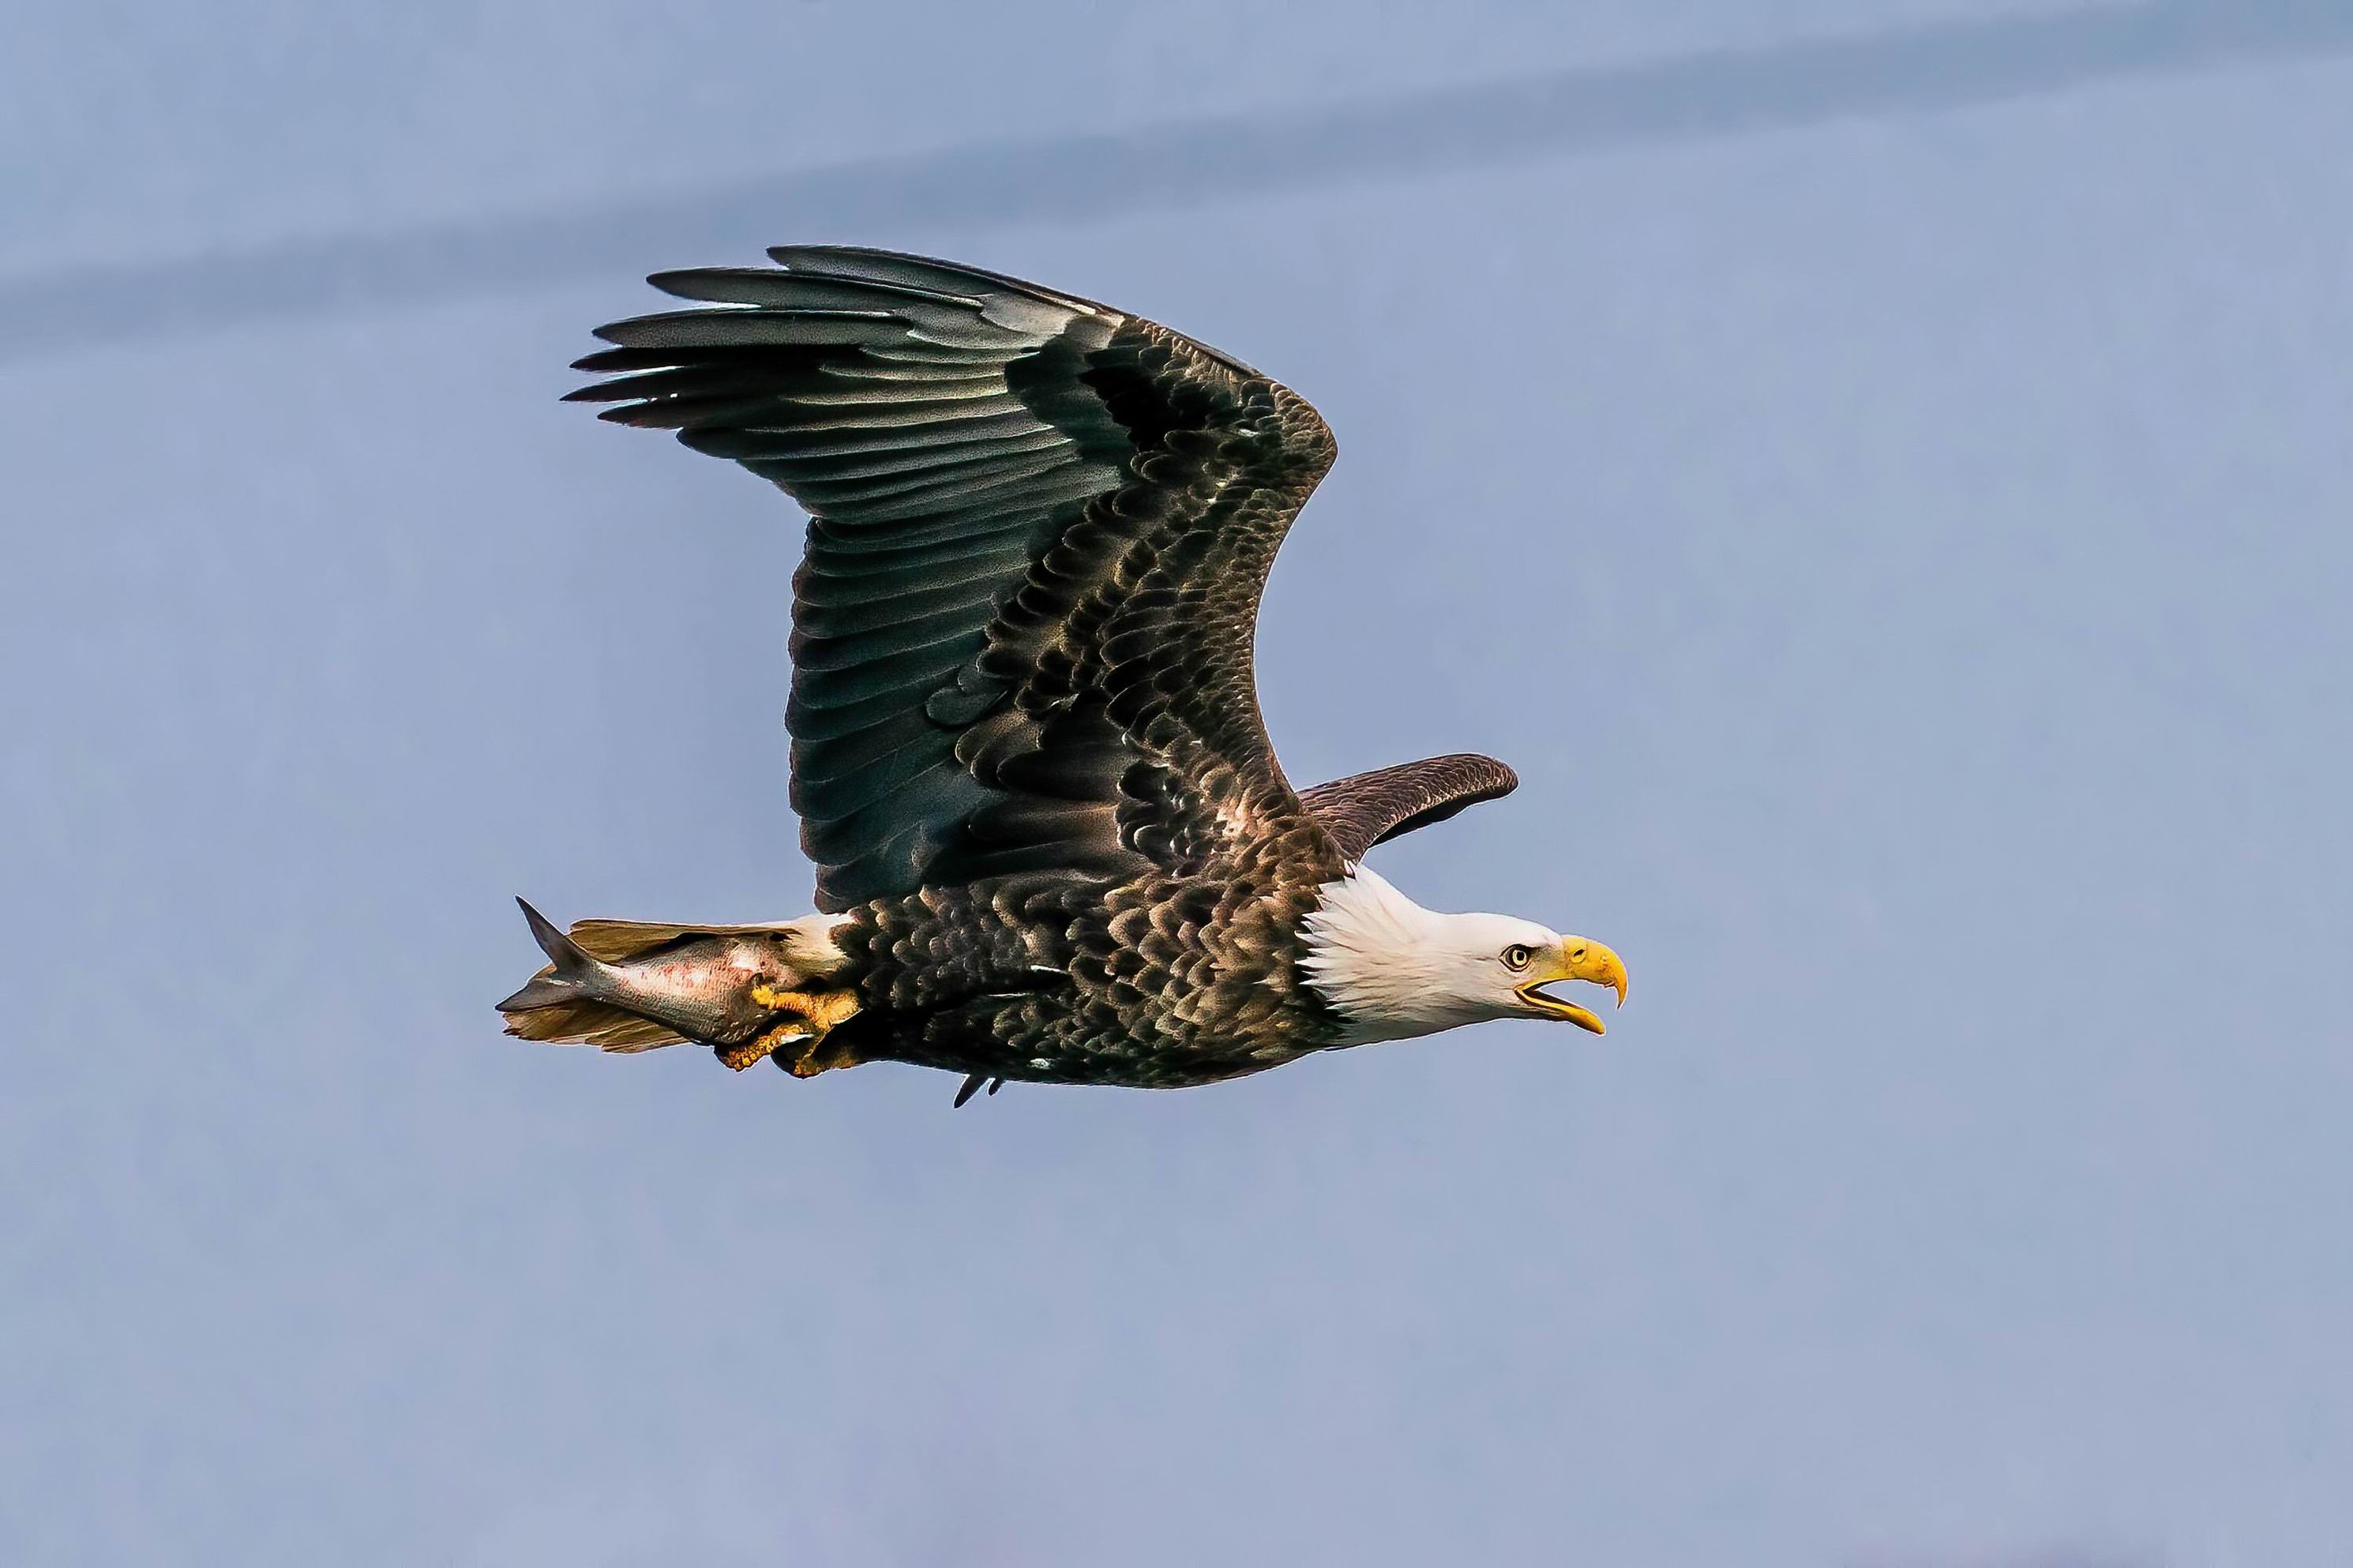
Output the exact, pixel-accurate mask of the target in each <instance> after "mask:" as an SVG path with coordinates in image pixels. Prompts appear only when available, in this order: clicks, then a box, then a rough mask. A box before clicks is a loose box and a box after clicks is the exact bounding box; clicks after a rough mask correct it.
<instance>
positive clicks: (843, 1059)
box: [718, 984, 859, 1078]
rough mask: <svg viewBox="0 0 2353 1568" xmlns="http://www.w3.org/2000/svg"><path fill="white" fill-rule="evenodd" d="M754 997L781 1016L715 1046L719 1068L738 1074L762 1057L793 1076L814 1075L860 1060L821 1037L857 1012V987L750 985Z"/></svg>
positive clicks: (807, 1076) (753, 998)
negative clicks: (790, 988)
mask: <svg viewBox="0 0 2353 1568" xmlns="http://www.w3.org/2000/svg"><path fill="white" fill-rule="evenodd" d="M751 995H752V1000H753V1001H754V1002H755V1003H757V1004H758V1005H761V1006H763V1007H765V1008H767V1009H768V1010H769V1011H771V1012H774V1013H776V1014H779V1015H781V1016H779V1017H778V1018H777V1020H776V1022H775V1023H774V1024H771V1025H770V1026H768V1027H766V1028H765V1029H763V1030H761V1031H760V1032H759V1033H758V1034H756V1035H754V1036H753V1037H751V1038H750V1039H748V1040H745V1041H744V1042H743V1043H742V1044H740V1045H733V1046H721V1047H718V1056H719V1060H720V1063H721V1065H722V1066H723V1067H726V1068H729V1069H730V1070H732V1071H734V1072H742V1071H743V1070H744V1068H747V1067H750V1066H751V1065H752V1064H753V1063H754V1062H756V1061H758V1060H760V1059H761V1058H764V1057H770V1056H773V1057H775V1058H776V1065H777V1066H778V1067H780V1068H784V1069H785V1070H786V1071H787V1072H789V1073H791V1074H792V1075H793V1076H794V1077H795V1078H815V1077H816V1076H817V1075H818V1073H821V1072H826V1071H828V1070H830V1069H831V1068H846V1067H855V1066H857V1065H858V1061H859V1058H858V1057H857V1056H855V1055H854V1054H853V1053H851V1052H849V1051H848V1050H845V1049H842V1048H841V1047H827V1046H826V1045H825V1037H826V1036H827V1035H828V1034H829V1033H831V1032H832V1030H833V1027H834V1026H835V1025H837V1024H839V1023H842V1022H843V1021H845V1020H847V1019H849V1018H850V1017H852V1016H855V1015H856V1013H857V1012H858V994H857V993H856V992H855V991H780V990H777V989H776V987H774V986H771V985H767V984H759V985H754V987H753V988H752V992H751Z"/></svg>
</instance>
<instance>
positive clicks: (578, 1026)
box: [499, 899, 686, 1051]
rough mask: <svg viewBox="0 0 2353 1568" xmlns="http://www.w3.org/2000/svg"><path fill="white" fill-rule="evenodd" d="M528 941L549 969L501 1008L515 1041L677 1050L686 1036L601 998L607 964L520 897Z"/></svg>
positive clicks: (616, 1049) (613, 1048)
mask: <svg viewBox="0 0 2353 1568" xmlns="http://www.w3.org/2000/svg"><path fill="white" fill-rule="evenodd" d="M515 902H516V903H518V904H522V915H523V919H525V920H527V921H530V922H531V934H532V940H533V941H534V942H538V943H539V949H540V951H541V952H544V953H545V954H547V957H548V964H547V967H546V968H544V969H543V970H541V971H540V972H539V973H537V974H534V975H533V976H532V977H531V980H530V982H529V984H525V985H524V986H523V988H522V990H520V991H518V992H516V993H515V994H513V995H512V996H510V997H508V998H507V999H506V1000H505V1001H503V1002H501V1003H500V1004H499V1011H500V1012H501V1013H503V1014H505V1015H506V1017H507V1033H508V1034H510V1035H512V1036H514V1037H516V1038H518V1039H524V1040H546V1041H549V1042H551V1043H554V1044H560V1045H581V1046H595V1047H596V1048H597V1049H599V1050H606V1051H649V1050H652V1049H653V1048H654V1047H657V1046H675V1045H681V1044H683V1043H684V1042H685V1039H686V1037H685V1036H683V1035H681V1034H679V1033H678V1032H677V1031H675V1030H673V1029H670V1028H667V1027H665V1026H662V1025H660V1024H657V1023H655V1022H654V1021H653V1020H652V1019H650V1018H646V1017H641V1016H638V1014H635V1013H632V1012H630V1011H629V1010H628V1009H627V1008H625V1007H616V1006H614V1005H612V1004H610V1003H609V1002H607V1001H604V1000H603V999H602V987H601V986H600V985H599V984H598V982H599V981H600V980H601V979H602V977H603V975H604V970H605V966H604V965H603V964H602V963H599V962H597V959H596V954H595V953H593V952H589V951H588V950H587V949H586V948H585V947H583V946H581V945H580V943H578V942H575V941H573V940H572V938H571V937H569V936H567V935H565V933H564V932H563V931H558V930H557V929H556V927H555V922H554V921H551V920H549V919H548V918H547V917H546V916H545V915H543V914H541V913H540V912H539V911H538V910H535V909H533V908H532V907H531V905H530V904H529V903H528V902H526V901H525V900H522V899H517V900H515Z"/></svg>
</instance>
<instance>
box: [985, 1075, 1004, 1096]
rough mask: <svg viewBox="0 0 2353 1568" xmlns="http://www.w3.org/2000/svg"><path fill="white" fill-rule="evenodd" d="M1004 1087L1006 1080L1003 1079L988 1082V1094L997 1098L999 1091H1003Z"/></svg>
mask: <svg viewBox="0 0 2353 1568" xmlns="http://www.w3.org/2000/svg"><path fill="white" fill-rule="evenodd" d="M1004 1087H1005V1080H1004V1079H1001V1078H993V1079H989V1080H988V1092H989V1094H990V1096H991V1097H992V1098H994V1097H995V1095H996V1093H997V1090H998V1089H1003V1088H1004Z"/></svg>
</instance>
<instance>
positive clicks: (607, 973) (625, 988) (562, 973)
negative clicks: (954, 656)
mask: <svg viewBox="0 0 2353 1568" xmlns="http://www.w3.org/2000/svg"><path fill="white" fill-rule="evenodd" d="M515 902H516V903H517V904H519V905H521V906H522V913H523V918H524V919H525V920H526V921H530V922H531V934H532V937H533V940H534V941H536V942H538V943H539V947H540V951H541V952H544V953H546V954H547V958H548V966H547V967H546V968H545V969H543V970H541V971H540V972H539V973H537V974H536V975H533V977H532V979H531V981H530V982H529V983H528V984H525V985H524V986H523V987H522V990H520V991H517V992H516V993H515V994H513V995H512V996H510V997H508V998H507V999H506V1000H505V1001H503V1002H501V1003H500V1004H499V1011H500V1012H501V1013H503V1014H505V1015H506V1016H507V1032H508V1033H509V1034H511V1035H521V1036H523V1037H527V1038H531V1039H555V1040H564V1039H569V1040H577V1041H581V1042H584V1043H586V1044H590V1045H596V1046H601V1047H604V1048H605V1049H607V1050H616V1051H638V1050H648V1049H651V1048H652V1047H656V1046H667V1045H676V1044H680V1043H682V1042H684V1043H693V1044H698V1045H704V1046H709V1047H713V1048H714V1049H715V1050H716V1051H717V1052H718V1054H719V1059H720V1060H721V1061H723V1062H724V1063H726V1064H727V1065H728V1066H729V1067H732V1068H739V1069H740V1068H744V1067H748V1066H750V1065H751V1064H752V1063H754V1062H755V1061H758V1060H760V1059H761V1058H763V1057H765V1056H767V1055H769V1054H770V1052H772V1051H774V1050H776V1047H779V1046H780V1045H783V1044H784V1043H786V1041H788V1040H792V1039H801V1040H816V1039H821V1038H822V1037H824V1035H825V1034H826V1032H827V1031H828V1030H829V1029H831V1028H832V1027H833V1026H835V1025H837V1024H839V1023H840V1022H842V1021H843V1020H844V1019H846V1018H848V1017H849V1016H851V1015H853V1014H855V1013H856V1012H857V1011H858V999H857V994H856V993H855V992H854V991H849V990H846V989H831V990H829V989H827V988H825V987H824V985H823V984H822V982H823V981H824V980H825V979H826V977H827V975H828V973H829V972H831V971H835V970H838V969H839V967H840V965H841V962H842V955H841V952H840V950H839V949H838V948H836V947H834V946H833V943H832V941H831V938H830V934H829V932H828V931H822V930H815V929H807V928H808V927H809V922H807V921H793V922H790V923H788V924H785V925H778V926H735V927H727V928H721V929H718V930H710V931H694V930H691V929H688V928H679V927H666V926H626V927H624V926H618V925H617V923H616V922H610V921H600V922H589V923H590V924H594V925H596V926H597V927H599V928H600V930H602V929H603V928H613V929H611V930H606V931H604V934H605V936H606V937H607V939H608V940H606V941H603V942H600V945H601V946H604V947H606V948H607V949H608V950H610V951H611V952H613V953H614V956H613V957H611V958H601V957H598V956H597V955H596V953H592V952H589V951H588V950H587V949H586V947H583V946H582V945H581V944H580V942H577V941H575V939H574V937H573V936H571V935H567V934H566V933H565V931H562V930H560V929H559V928H558V927H557V926H556V924H555V922H554V921H551V920H549V919H548V918H547V917H546V916H544V915H543V914H541V913H540V912H539V911H538V910H535V909H533V908H532V907H531V904H530V903H529V901H527V900H522V899H517V900H515ZM587 929H588V925H587V924H584V925H582V926H577V927H575V928H574V930H575V931H581V932H585V931H586V930H587ZM786 1065H787V1066H788V1067H789V1066H790V1065H791V1064H786Z"/></svg>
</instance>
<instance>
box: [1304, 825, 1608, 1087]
mask: <svg viewBox="0 0 2353 1568" xmlns="http://www.w3.org/2000/svg"><path fill="white" fill-rule="evenodd" d="M1323 891H1324V901H1323V903H1322V905H1321V906H1320V907H1318V908H1317V909H1316V910H1314V912H1313V913H1312V914H1310V915H1309V916H1308V917H1307V920H1306V922H1305V926H1304V934H1305V937H1306V952H1305V953H1304V955H1303V957H1302V958H1301V959H1300V964H1299V967H1300V971H1301V973H1303V974H1304V975H1305V977H1306V979H1307V982H1308V984H1311V985H1313V986H1314V988H1315V990H1316V992H1317V994H1320V995H1321V996H1322V997H1323V998H1324V1001H1326V1002H1328V1003H1329V1004H1331V1005H1332V1008H1333V1010H1334V1011H1335V1012H1336V1013H1338V1014H1339V1015H1340V1016H1341V1019H1342V1020H1343V1022H1344V1023H1345V1026H1346V1031H1347V1033H1346V1038H1345V1043H1346V1044H1348V1045H1352V1046H1354V1045H1366V1044H1369V1043H1371V1042H1372V1041H1375V1040H1402V1039H1408V1038H1410V1037H1413V1036H1416V1035H1431V1034H1436V1033H1437V1032H1438V1031H1439V1030H1440V1029H1451V1028H1453V1027H1455V1026H1457V1025H1461V1024H1477V1023H1482V1022H1485V1021H1486V1020H1488V1019H1492V1018H1558V1019H1563V1020H1566V1021H1567V1022H1568V1023H1571V1024H1575V1025H1577V1026H1578V1027H1579V1028H1585V1029H1590V1030H1592V1031H1593V1032H1594V1033H1595V1034H1597V1035H1598V1034H1599V1033H1601V1020H1600V1019H1599V1017H1597V1016H1594V1015H1593V1014H1592V1013H1590V1012H1588V1011H1587V1010H1586V1009H1585V1008H1583V1007H1580V1006H1578V1005H1577V1004H1576V1003H1574V1002H1566V1001H1563V1000H1561V999H1560V998H1559V997H1557V996H1552V995H1548V994H1546V992H1545V990H1544V987H1546V986H1547V985H1552V984H1559V983H1561V982H1564V981H1570V980H1584V981H1590V982H1591V983H1593V984H1597V985H1607V986H1609V987H1611V988H1612V989H1613V990H1615V991H1616V992H1617V993H1618V1000H1619V1002H1620V1004H1622V1003H1624V1001H1625V1000H1626V966H1625V965H1624V964H1623V963H1620V962H1619V958H1618V955H1617V954H1616V953H1614V952H1610V951H1609V949H1608V948H1606V947H1604V946H1602V945H1601V944H1600V943H1599V942H1591V941H1588V940H1587V939H1586V938H1584V937H1581V936H1563V935H1561V934H1560V933H1559V932H1558V931H1552V930H1549V929H1547V928H1546V927H1544V926H1540V925H1538V924H1536V923H1535V921H1524V920H1516V919H1514V918H1513V917H1512V916H1510V915H1475V914H1474V915H1450V914H1440V912H1439V911H1437V910H1426V909H1423V908H1422V907H1421V906H1420V905H1419V904H1417V903H1415V902H1414V901H1413V900H1411V899H1409V898H1407V897H1406V896H1405V895H1404V894H1403V893H1400V892H1398V890H1397V889H1395V888H1393V887H1391V886H1389V884H1388V881H1386V880H1385V879H1383V878H1382V877H1381V876H1380V874H1379V873H1378V872H1377V871H1374V870H1373V869H1372V868H1370V867H1367V866H1356V867H1353V868H1350V870H1349V873H1348V874H1347V875H1346V876H1345V877H1343V878H1341V879H1339V880H1338V881H1335V882H1327V883H1325V884H1324V889H1323Z"/></svg>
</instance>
